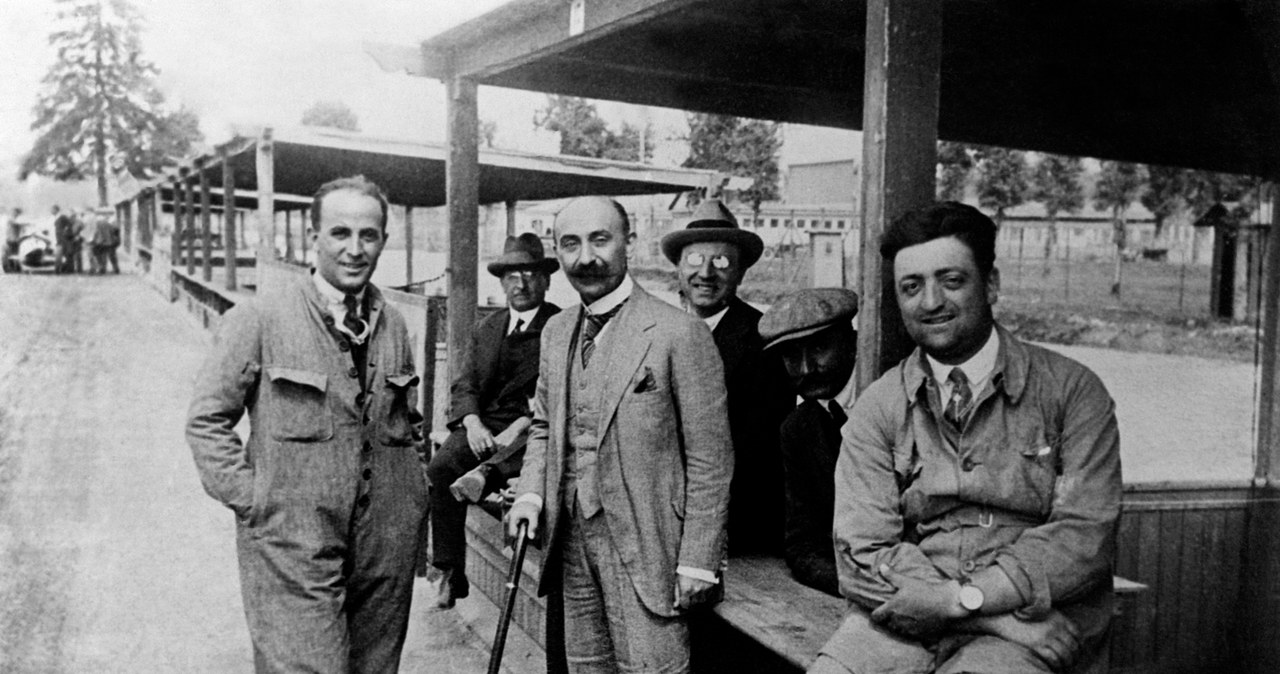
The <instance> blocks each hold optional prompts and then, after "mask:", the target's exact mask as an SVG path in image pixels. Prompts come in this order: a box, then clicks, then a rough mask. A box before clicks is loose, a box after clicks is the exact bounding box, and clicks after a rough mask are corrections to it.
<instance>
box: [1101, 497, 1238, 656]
mask: <svg viewBox="0 0 1280 674" xmlns="http://www.w3.org/2000/svg"><path fill="white" fill-rule="evenodd" d="M1248 495H1249V489H1248V485H1246V484H1243V483H1242V484H1236V485H1226V484H1160V485H1127V486H1126V487H1125V495H1124V506H1123V511H1122V513H1121V517H1120V532H1119V545H1120V550H1119V559H1118V561H1117V565H1116V574H1117V575H1119V576H1122V577H1124V578H1128V579H1130V580H1135V581H1138V582H1140V583H1143V584H1145V585H1147V587H1148V589H1147V590H1146V591H1145V592H1142V593H1140V594H1138V595H1137V596H1136V597H1132V598H1129V599H1126V600H1125V601H1124V602H1122V603H1121V610H1120V615H1119V616H1118V617H1117V619H1116V622H1115V624H1114V628H1113V629H1114V631H1113V638H1112V654H1111V662H1112V665H1113V671H1117V672H1126V671H1127V672H1162V673H1164V672H1168V673H1170V674H1176V673H1180V672H1186V673H1188V674H1190V673H1192V672H1227V671H1241V669H1240V664H1239V657H1238V656H1239V654H1238V653H1237V652H1236V649H1235V644H1234V643H1233V642H1232V637H1233V634H1234V629H1233V626H1234V622H1233V621H1234V620H1235V617H1236V615H1237V612H1236V611H1235V607H1236V606H1237V605H1238V600H1239V597H1240V588H1241V561H1242V556H1243V551H1244V528H1245V516H1246V509H1247V504H1248Z"/></svg>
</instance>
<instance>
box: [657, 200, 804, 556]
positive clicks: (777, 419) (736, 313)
mask: <svg viewBox="0 0 1280 674" xmlns="http://www.w3.org/2000/svg"><path fill="white" fill-rule="evenodd" d="M763 250H764V243H763V242H762V241H761V240H760V237H759V236H756V235H755V234H754V233H753V232H748V231H746V230H743V229H740V228H739V227H738V221H737V219H735V218H734V217H733V214H732V213H730V212H729V209H727V208H725V206H724V204H722V203H721V202H720V200H719V199H706V200H704V201H702V203H700V204H698V207H697V208H696V209H695V210H694V212H693V218H692V219H691V220H690V221H689V224H688V225H687V226H686V227H685V229H681V230H677V231H674V232H671V233H670V234H667V235H666V236H664V237H663V238H662V252H663V254H664V255H666V257H667V259H668V260H671V262H672V263H673V264H675V265H676V267H677V272H676V274H677V277H678V279H679V282H680V297H681V301H682V302H683V304H684V307H685V310H686V311H688V312H689V313H691V314H693V315H695V316H697V317H698V318H701V319H702V320H703V322H705V323H706V324H707V327H709V328H711V337H712V339H714V340H715V344H716V349H717V350H718V351H719V352H720V359H721V360H722V361H724V374H725V386H726V388H727V389H728V393H729V433H730V435H731V436H732V437H733V451H734V457H735V464H734V466H735V467H734V472H733V483H732V485H731V486H730V497H729V551H730V552H731V553H732V554H735V555H738V554H751V553H757V554H759V553H768V554H778V553H779V552H781V550H782V536H783V523H782V519H783V518H782V512H783V489H782V479H781V475H782V458H781V454H780V452H779V449H778V427H779V426H780V425H781V423H782V419H783V418H784V417H786V415H787V413H788V412H790V411H791V409H792V408H793V407H795V395H794V394H793V393H792V392H791V391H790V389H789V387H788V386H787V377H786V373H785V372H784V371H783V369H782V363H781V362H780V361H779V360H778V359H777V358H776V357H772V356H769V355H767V354H765V353H764V352H763V348H764V342H763V340H761V339H760V333H759V331H758V330H757V324H758V323H759V322H760V312H759V311H758V310H757V309H755V308H754V307H752V306H751V305H749V304H747V303H746V302H744V301H742V300H741V299H739V298H738V285H739V284H740V283H741V282H742V277H743V276H744V275H745V274H746V272H747V269H749V268H750V267H751V265H753V264H755V263H756V261H757V260H759V259H760V254H761V253H762V252H763Z"/></svg>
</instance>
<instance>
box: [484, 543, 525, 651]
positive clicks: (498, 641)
mask: <svg viewBox="0 0 1280 674" xmlns="http://www.w3.org/2000/svg"><path fill="white" fill-rule="evenodd" d="M528 533H529V523H528V522H527V521H525V522H521V523H520V527H519V529H518V530H517V531H516V553H515V554H514V555H512V556H511V569H510V570H508V571H507V597H506V601H504V602H503V604H502V615H501V616H499V617H498V633H497V634H496V635H494V637H493V650H492V651H490V653H489V674H498V673H499V671H500V670H501V668H502V649H503V647H505V646H506V645H507V628H508V627H510V626H511V611H512V610H513V609H515V607H516V589H517V588H518V587H519V586H520V571H521V568H522V567H523V566H524V549H525V546H527V545H528V543H529V536H528Z"/></svg>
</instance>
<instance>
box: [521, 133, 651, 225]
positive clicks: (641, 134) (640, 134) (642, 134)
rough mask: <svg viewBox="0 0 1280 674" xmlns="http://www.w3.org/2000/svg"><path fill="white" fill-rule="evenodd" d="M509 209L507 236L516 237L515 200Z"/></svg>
mask: <svg viewBox="0 0 1280 674" xmlns="http://www.w3.org/2000/svg"><path fill="white" fill-rule="evenodd" d="M640 135H642V136H643V135H644V134H640ZM503 205H504V206H506V209H507V236H515V235H516V202H515V200H514V199H513V200H510V201H507V202H505V203H504V204H503Z"/></svg>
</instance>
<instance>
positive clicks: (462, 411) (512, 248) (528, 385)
mask: <svg viewBox="0 0 1280 674" xmlns="http://www.w3.org/2000/svg"><path fill="white" fill-rule="evenodd" d="M559 267H560V265H559V264H558V263H557V262H556V261H555V260H553V259H551V258H548V257H545V255H544V253H543V249H542V241H541V240H540V239H539V238H538V236H537V235H536V234H530V233H525V234H521V235H520V236H518V237H515V236H512V237H507V241H506V244H505V246H504V247H503V253H502V256H501V257H499V258H498V259H496V260H494V261H493V262H490V263H489V266H488V268H489V273H490V274H493V275H494V276H497V277H498V278H499V279H501V281H502V291H503V292H504V293H505V294H506V296H507V308H506V309H503V310H502V311H498V312H496V313H494V314H491V315H490V316H488V317H487V318H485V319H484V320H482V321H480V324H479V325H478V326H476V329H475V332H474V333H473V336H472V338H471V347H470V348H469V349H467V353H466V354H465V361H464V364H463V367H462V370H461V372H460V373H459V375H458V378H457V379H456V380H455V381H454V382H453V385H452V388H451V390H450V399H449V421H448V428H449V430H450V431H451V433H450V435H449V438H448V439H447V440H445V441H444V444H442V445H441V447H440V449H439V451H437V452H436V453H435V456H433V457H431V463H430V464H428V466H427V477H428V478H429V479H430V480H431V541H432V559H431V562H432V564H433V565H434V566H435V567H436V568H437V569H440V570H441V571H442V572H443V575H442V577H441V579H440V585H439V593H438V596H437V598H436V605H437V606H439V607H440V608H450V607H452V606H453V605H454V602H455V601H456V600H458V599H461V598H463V597H466V596H467V594H468V593H469V591H470V584H469V583H468V582H467V575H466V559H467V551H466V538H465V525H466V517H467V503H466V501H467V500H478V499H471V498H468V494H467V493H466V492H467V490H466V489H465V488H463V485H464V484H466V482H467V481H475V482H477V483H478V485H477V486H479V489H476V490H474V491H473V492H472V493H471V494H470V495H471V496H479V495H480V494H481V493H483V492H484V491H487V490H490V489H493V488H495V487H498V486H501V485H502V484H505V482H506V480H507V479H508V478H510V477H512V476H514V475H516V474H518V473H519V472H520V464H521V462H522V461H523V460H524V443H525V440H526V438H527V436H528V429H529V424H530V421H531V419H530V417H531V414H530V412H529V399H530V398H532V397H533V390H534V385H535V384H536V383H537V380H538V345H539V340H540V339H541V337H542V327H543V326H544V325H545V324H546V322H547V319H548V318H550V317H552V316H554V315H555V314H556V313H558V312H559V311H560V307H558V306H556V305H554V304H552V303H550V302H546V301H545V299H546V296H547V288H548V287H550V285H551V274H552V273H553V272H554V271H555V270H556V269H558V268H559ZM472 471H474V472H472ZM464 476H466V480H464V481H463V482H462V483H459V482H457V481H458V480H460V479H462V478H464ZM455 485H457V486H456V487H455ZM476 492H478V493H476Z"/></svg>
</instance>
